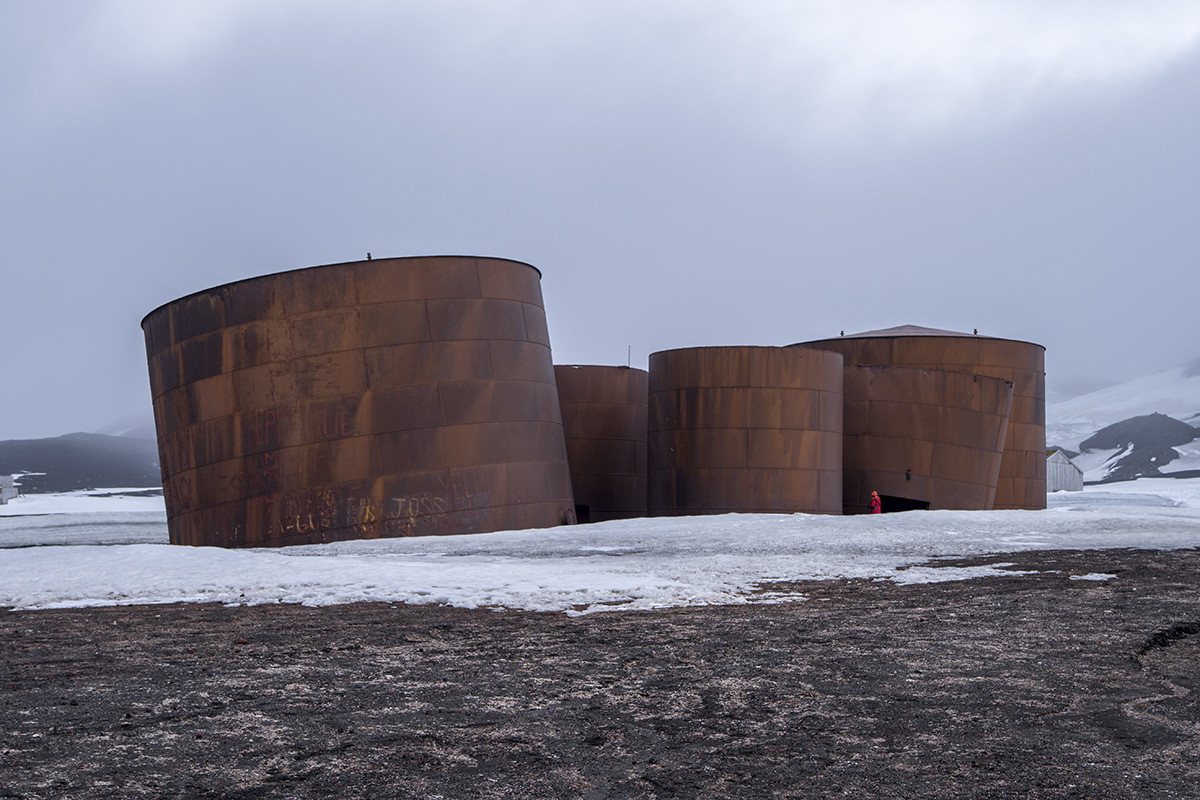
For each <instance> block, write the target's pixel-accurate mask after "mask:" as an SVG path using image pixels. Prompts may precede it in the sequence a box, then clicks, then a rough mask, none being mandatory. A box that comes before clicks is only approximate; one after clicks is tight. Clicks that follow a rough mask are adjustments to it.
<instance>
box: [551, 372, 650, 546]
mask: <svg viewBox="0 0 1200 800" xmlns="http://www.w3.org/2000/svg"><path fill="white" fill-rule="evenodd" d="M554 377H555V382H556V383H557V384H558V402H559V406H560V408H561V409H562V419H563V434H564V436H565V437H566V440H567V462H568V463H569V464H570V467H571V489H572V492H573V494H574V495H575V516H576V518H577V519H578V520H579V521H580V522H602V521H604V520H609V519H627V518H630V517H644V516H646V402H647V394H646V393H647V377H648V376H647V373H646V371H645V370H641V369H633V368H630V367H609V366H596V365H573V364H566V365H558V366H555V367H554Z"/></svg>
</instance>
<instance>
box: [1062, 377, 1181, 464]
mask: <svg viewBox="0 0 1200 800" xmlns="http://www.w3.org/2000/svg"><path fill="white" fill-rule="evenodd" d="M1164 415H1165V416H1164ZM1168 417H1169V418H1170V419H1167V418H1168ZM1189 426H1190V427H1191V428H1197V427H1200V360H1197V361H1194V362H1192V363H1191V364H1187V365H1185V366H1182V367H1176V368H1175V369H1170V370H1164V371H1162V372H1156V373H1154V374H1153V375H1147V376H1145V377H1142V378H1137V379H1135V380H1132V381H1128V382H1126V383H1122V384H1119V385H1117V386H1110V387H1108V388H1105V389H1100V390H1098V391H1095V392H1090V393H1088V394H1085V395H1081V396H1079V397H1074V398H1071V399H1070V400H1065V401H1062V402H1058V403H1052V404H1049V405H1048V406H1047V407H1046V444H1047V445H1048V446H1058V447H1063V448H1065V449H1067V450H1068V451H1074V452H1077V453H1079V455H1078V456H1075V457H1074V458H1073V460H1074V461H1075V463H1076V465H1078V466H1079V468H1080V469H1082V470H1083V471H1084V480H1085V481H1113V480H1132V479H1133V478H1136V477H1138V476H1140V475H1157V474H1163V475H1168V474H1179V473H1190V472H1192V471H1195V470H1200V430H1198V431H1196V436H1195V437H1192V439H1189V437H1188V427H1189ZM1181 432H1182V433H1181ZM1168 465H1169V466H1168Z"/></svg>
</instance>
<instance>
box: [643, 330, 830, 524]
mask: <svg viewBox="0 0 1200 800" xmlns="http://www.w3.org/2000/svg"><path fill="white" fill-rule="evenodd" d="M649 366H650V406H649V425H648V427H649V475H648V480H649V487H648V495H647V505H648V510H649V513H651V514H657V515H678V514H719V513H726V512H780V513H794V512H810V513H825V514H840V513H842V358H841V356H840V355H838V354H836V353H829V352H825V351H821V350H804V349H800V348H781V347H740V346H739V347H693V348H684V349H680V350H666V351H662V352H658V353H654V354H652V355H651V356H650V365H649Z"/></svg>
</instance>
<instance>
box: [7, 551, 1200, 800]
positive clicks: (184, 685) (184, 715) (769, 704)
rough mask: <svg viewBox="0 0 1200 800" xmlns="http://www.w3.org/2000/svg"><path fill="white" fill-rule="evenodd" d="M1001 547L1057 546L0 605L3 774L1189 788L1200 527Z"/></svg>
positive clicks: (339, 781)
mask: <svg viewBox="0 0 1200 800" xmlns="http://www.w3.org/2000/svg"><path fill="white" fill-rule="evenodd" d="M987 560H991V561H999V560H1003V561H1011V562H1013V564H1014V568H1020V569H1034V570H1039V571H1041V572H1040V573H1039V574H1037V575H1026V576H1020V577H1015V576H1014V577H1011V578H1009V577H1003V578H986V579H979V580H974V581H966V582H955V583H944V584H934V585H923V586H895V585H892V584H890V583H883V582H854V581H843V582H827V583H815V584H805V591H807V593H808V594H809V597H810V599H809V600H808V601H806V602H799V603H792V604H787V605H776V606H769V605H763V606H743V607H719V608H696V609H674V610H666V611H658V612H619V613H608V614H597V615H592V616H587V617H582V618H570V617H567V616H564V615H558V614H532V613H516V612H494V611H464V610H456V609H449V608H434V607H406V606H400V607H391V606H388V605H350V606H339V607H331V608H303V607H298V606H259V607H249V608H226V607H221V606H194V605H169V606H137V607H122V608H98V609H81V610H54V611H20V612H14V611H8V612H0V642H2V644H3V650H2V653H3V656H2V659H0V698H2V700H0V797H4V798H14V797H20V798H51V797H105V798H108V797H112V798H117V797H121V798H125V797H132V798H150V797H154V798H158V797H197V798H201V797H202V798H292V797H300V798H316V797H322V798H324V797H348V798H389V797H428V798H433V797H444V798H469V797H480V798H499V797H512V798H526V797H563V798H567V797H570V798H574V797H585V798H608V797H616V798H625V797H684V798H693V797H696V798H699V797H704V798H707V797H739V798H745V797H781V798H782V797H788V798H811V797H853V798H871V797H889V798H891V797H899V798H924V797H938V798H1139V799H1144V798H1196V797H1200V690H1198V687H1200V592H1198V591H1197V588H1198V587H1197V577H1198V575H1200V551H1195V550H1188V551H1179V552H1153V551H1102V552H1040V553H1021V554H1015V555H1009V556H1005V557H1004V558H1003V559H987ZM962 563H964V564H966V563H979V560H976V561H973V562H962ZM1096 572H1104V573H1114V574H1116V576H1117V577H1116V578H1114V579H1112V580H1110V581H1106V582H1100V581H1089V580H1071V579H1070V576H1072V575H1075V576H1079V575H1084V574H1088V573H1096Z"/></svg>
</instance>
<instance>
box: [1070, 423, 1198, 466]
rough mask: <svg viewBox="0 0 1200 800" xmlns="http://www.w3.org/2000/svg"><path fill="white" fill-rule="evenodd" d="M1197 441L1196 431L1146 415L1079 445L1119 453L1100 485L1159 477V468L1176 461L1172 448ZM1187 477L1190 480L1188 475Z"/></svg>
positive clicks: (1182, 424)
mask: <svg viewBox="0 0 1200 800" xmlns="http://www.w3.org/2000/svg"><path fill="white" fill-rule="evenodd" d="M1197 438H1200V430H1197V429H1196V428H1193V427H1192V426H1191V425H1188V424H1187V423H1185V422H1180V421H1179V420H1177V419H1174V418H1172V417H1168V416H1167V415H1166V414H1157V413H1156V414H1146V415H1144V416H1140V417H1130V418H1129V419H1126V420H1122V421H1120V422H1117V423H1114V424H1112V425H1109V426H1108V427H1106V428H1102V429H1101V430H1099V431H1097V432H1096V433H1095V434H1093V435H1092V436H1090V437H1089V438H1087V439H1085V440H1084V441H1082V442H1081V443H1080V445H1079V446H1080V448H1081V449H1083V450H1084V451H1093V450H1120V451H1121V452H1119V453H1117V455H1115V456H1113V458H1112V466H1111V468H1110V469H1109V472H1108V474H1107V475H1106V476H1105V477H1104V479H1103V480H1102V481H1100V483H1114V482H1117V481H1130V480H1134V479H1135V478H1141V477H1162V476H1163V475H1164V473H1163V472H1162V470H1161V468H1162V467H1164V466H1166V465H1167V464H1169V463H1171V462H1172V461H1175V460H1176V459H1178V458H1179V453H1178V452H1177V451H1176V450H1175V447H1177V446H1179V445H1184V444H1188V443H1189V442H1192V441H1194V440H1196V439H1197ZM1187 477H1192V476H1191V474H1190V472H1189V473H1188V475H1187Z"/></svg>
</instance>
